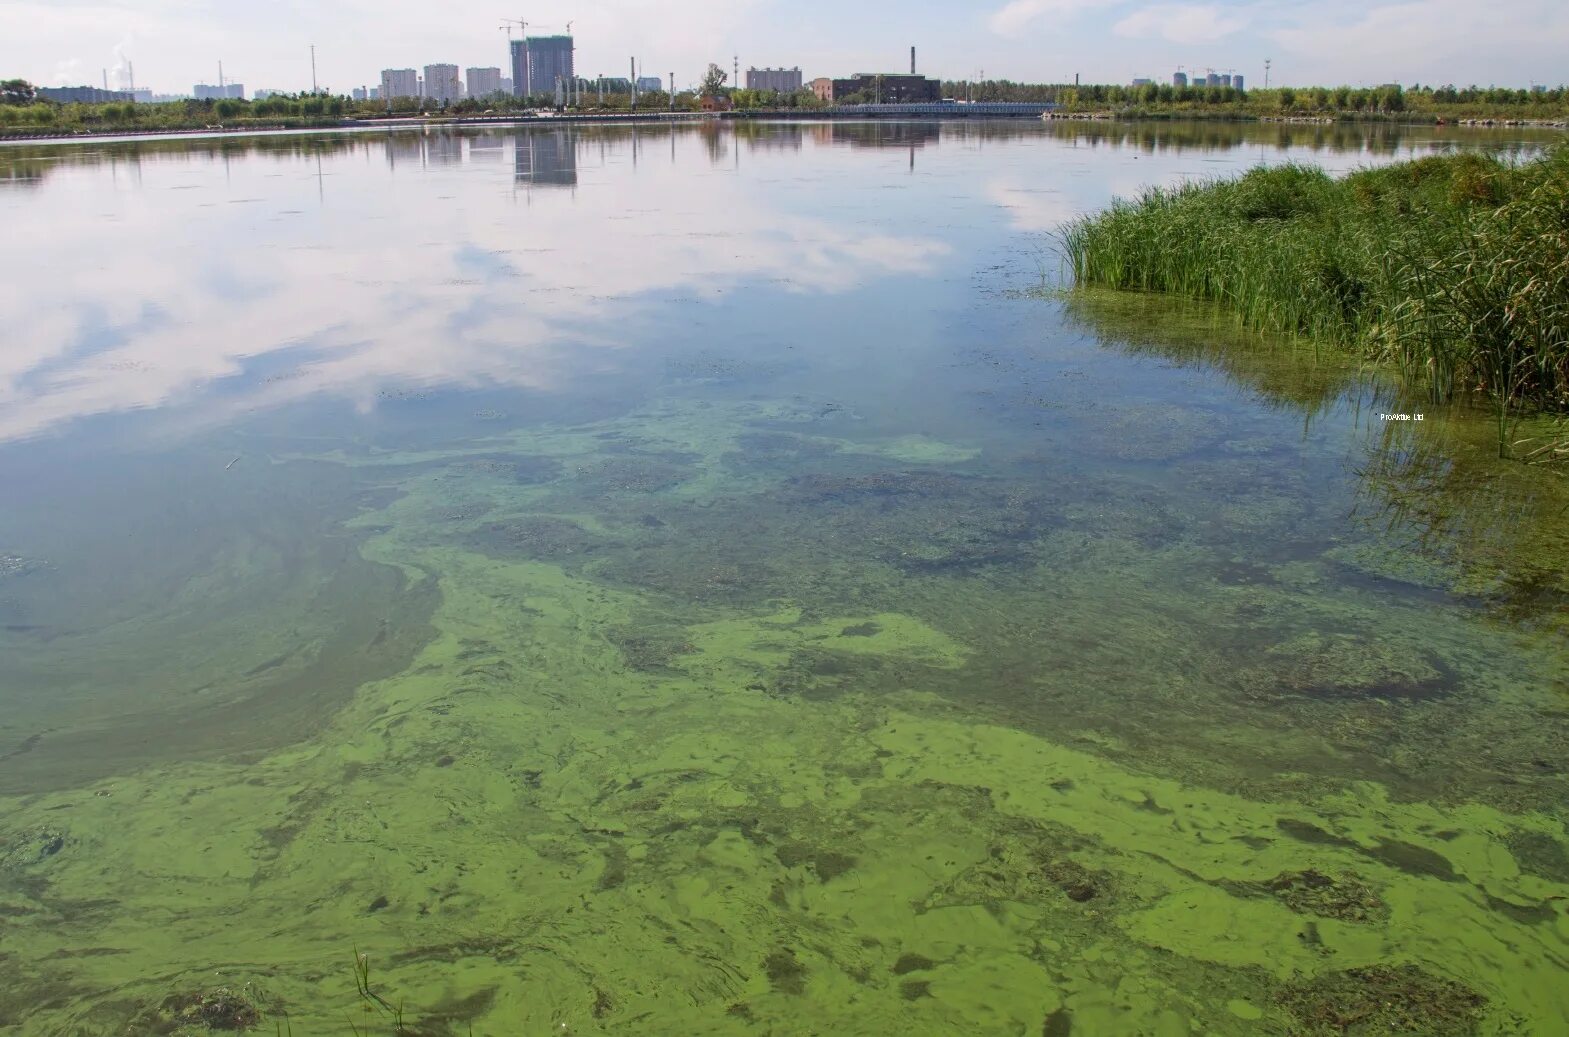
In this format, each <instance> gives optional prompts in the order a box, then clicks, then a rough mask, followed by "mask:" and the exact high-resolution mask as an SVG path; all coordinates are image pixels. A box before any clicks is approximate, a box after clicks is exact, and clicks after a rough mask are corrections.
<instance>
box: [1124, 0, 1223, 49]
mask: <svg viewBox="0 0 1569 1037" xmlns="http://www.w3.org/2000/svg"><path fill="white" fill-rule="evenodd" d="M1247 24H1248V19H1247V17H1246V16H1245V15H1240V14H1238V13H1236V12H1235V11H1234V10H1228V9H1227V8H1223V7H1221V6H1219V5H1217V4H1156V5H1154V6H1152V7H1145V8H1141V9H1140V10H1137V11H1134V12H1133V13H1132V14H1129V15H1128V16H1127V17H1125V18H1123V19H1122V20H1121V21H1119V22H1118V23H1117V24H1116V25H1114V26H1113V27H1112V32H1114V33H1116V34H1117V35H1118V36H1127V37H1131V38H1134V39H1144V38H1150V37H1155V38H1158V39H1163V40H1167V41H1169V42H1171V43H1213V42H1214V41H1216V40H1220V39H1224V38H1226V37H1227V36H1230V35H1231V34H1232V33H1235V32H1240V31H1241V30H1242V29H1244V28H1246V27H1247Z"/></svg>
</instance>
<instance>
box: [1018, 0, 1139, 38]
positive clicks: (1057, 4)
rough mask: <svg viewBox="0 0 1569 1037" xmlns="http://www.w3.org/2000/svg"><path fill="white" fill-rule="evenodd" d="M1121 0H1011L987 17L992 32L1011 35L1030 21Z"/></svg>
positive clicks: (1068, 14)
mask: <svg viewBox="0 0 1569 1037" xmlns="http://www.w3.org/2000/svg"><path fill="white" fill-rule="evenodd" d="M1120 2H1122V0H1012V2H1011V3H1008V4H1006V5H1004V6H1003V7H1001V8H998V9H997V10H996V11H994V12H993V13H992V16H991V17H990V18H989V19H987V24H988V25H989V26H990V27H991V30H992V32H995V33H997V34H998V35H999V36H1011V35H1013V34H1014V33H1016V32H1018V31H1019V30H1021V29H1023V28H1025V27H1026V26H1028V25H1029V24H1030V23H1031V22H1033V21H1037V20H1039V19H1041V18H1045V17H1048V16H1062V17H1067V16H1071V15H1073V14H1075V13H1076V12H1079V11H1083V10H1086V9H1087V8H1091V7H1109V6H1113V5H1115V4H1117V3H1120Z"/></svg>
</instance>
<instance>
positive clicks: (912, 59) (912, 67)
mask: <svg viewBox="0 0 1569 1037" xmlns="http://www.w3.org/2000/svg"><path fill="white" fill-rule="evenodd" d="M910 75H912V76H913V75H915V48H914V47H911V48H910Z"/></svg>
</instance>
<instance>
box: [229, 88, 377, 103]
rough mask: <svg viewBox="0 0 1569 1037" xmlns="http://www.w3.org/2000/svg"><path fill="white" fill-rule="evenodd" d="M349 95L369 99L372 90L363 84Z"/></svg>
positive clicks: (358, 99)
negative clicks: (368, 89)
mask: <svg viewBox="0 0 1569 1037" xmlns="http://www.w3.org/2000/svg"><path fill="white" fill-rule="evenodd" d="M256 92H257V93H258V94H259V93H261V91H260V90H258V91H256ZM349 96H350V97H352V98H354V99H355V100H356V101H368V100H370V92H369V91H367V90H366V89H365V88H364V87H363V86H357V87H355V88H354V89H353V90H351V91H350V92H349Z"/></svg>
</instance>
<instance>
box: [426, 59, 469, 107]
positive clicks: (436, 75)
mask: <svg viewBox="0 0 1569 1037" xmlns="http://www.w3.org/2000/svg"><path fill="white" fill-rule="evenodd" d="M425 96H426V97H427V98H429V99H430V100H432V101H436V102H438V103H440V104H450V103H451V102H453V101H461V100H462V99H463V81H462V80H461V79H459V78H458V66H456V65H441V64H437V65H426V66H425Z"/></svg>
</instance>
